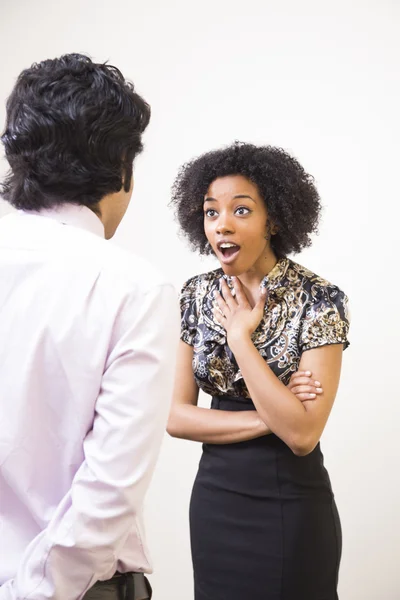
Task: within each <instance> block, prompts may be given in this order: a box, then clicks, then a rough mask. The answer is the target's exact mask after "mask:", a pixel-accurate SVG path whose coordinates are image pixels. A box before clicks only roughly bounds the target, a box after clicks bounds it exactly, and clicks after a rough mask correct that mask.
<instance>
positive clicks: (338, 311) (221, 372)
mask: <svg viewBox="0 0 400 600" xmlns="http://www.w3.org/2000/svg"><path fill="white" fill-rule="evenodd" d="M222 277H224V278H225V279H226V281H227V283H228V286H229V287H230V288H231V289H232V287H233V286H232V281H231V278H230V277H229V276H227V275H224V272H223V271H222V269H217V270H215V271H210V272H209V273H204V274H203V275H196V276H195V277H192V278H191V279H189V281H187V282H186V283H185V284H184V286H183V289H182V292H181V296H180V305H181V315H182V321H181V323H182V325H181V339H182V340H183V341H184V342H186V343H187V344H190V345H191V346H193V349H194V353H193V372H194V376H195V379H196V382H197V385H198V386H199V388H201V389H202V390H203V391H204V392H206V393H207V394H210V395H212V396H221V395H224V394H227V395H230V396H241V397H246V398H248V397H249V392H248V390H247V387H246V384H245V383H244V380H243V377H242V374H241V372H240V369H239V367H238V365H237V362H236V360H235V357H234V355H233V354H232V352H231V350H230V348H229V346H228V345H227V341H226V332H225V329H224V328H223V327H221V326H220V325H219V324H218V323H217V322H216V321H215V320H214V316H213V300H214V291H215V290H219V291H220V286H221V281H222ZM261 285H265V286H266V288H267V290H268V292H269V293H268V298H267V302H266V306H265V311H264V316H263V318H262V320H261V322H260V324H259V326H258V327H257V329H256V331H255V332H254V333H253V336H252V339H253V342H254V345H255V346H256V348H257V350H258V351H259V353H260V354H261V356H262V357H263V358H264V359H265V360H266V361H267V363H268V365H269V366H270V368H271V369H272V371H273V372H274V373H275V375H276V376H277V377H279V379H280V380H281V381H282V382H283V383H285V384H287V383H288V382H289V379H290V376H291V375H292V373H293V372H294V371H296V370H297V369H298V366H299V362H300V358H301V355H302V353H303V352H304V351H305V350H310V349H311V348H318V347H320V346H325V345H327V344H343V345H344V348H347V346H348V345H349V342H348V341H347V333H348V329H349V313H348V299H347V296H346V295H345V294H344V293H343V292H342V291H341V290H340V289H339V288H338V287H336V286H335V285H332V284H330V283H329V282H328V281H326V280H325V279H322V278H321V277H318V276H317V275H315V274H314V273H312V272H311V271H309V270H308V269H305V268H304V267H302V266H300V265H298V264H297V263H295V262H293V261H292V260H290V259H288V258H283V259H281V260H279V261H278V262H277V264H276V265H275V267H274V268H273V269H272V271H271V272H270V273H269V274H268V275H267V276H266V277H265V278H264V279H263V281H262V282H261Z"/></svg>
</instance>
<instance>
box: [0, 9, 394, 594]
mask: <svg viewBox="0 0 400 600" xmlns="http://www.w3.org/2000/svg"><path fill="white" fill-rule="evenodd" d="M0 2H1V3H0V50H1V56H2V65H1V72H2V76H1V79H0V98H1V110H0V112H1V114H0V117H1V121H3V120H4V105H3V100H5V98H6V96H7V95H8V94H9V92H10V90H11V88H12V85H13V82H14V79H15V77H16V76H17V75H18V73H19V72H20V70H21V69H22V68H24V67H26V66H29V65H30V64H31V63H32V62H33V61H39V60H42V59H44V58H49V57H55V56H57V55H60V54H61V53H65V52H71V51H78V52H79V51H82V52H86V53H88V54H90V55H91V56H92V57H93V58H95V59H96V60H100V61H104V60H107V59H109V60H110V62H111V63H112V64H116V65H117V66H118V67H119V68H120V69H121V70H122V71H123V73H124V74H125V75H126V76H128V77H130V78H131V79H132V80H133V81H134V82H135V84H136V86H137V89H138V91H139V92H140V93H142V94H143V95H144V96H145V98H146V99H147V100H148V101H149V102H150V103H151V105H152V109H153V117H152V122H151V125H150V127H149V129H148V132H147V134H146V137H145V142H146V150H145V152H144V154H143V155H142V156H141V157H140V159H139V160H138V161H137V164H136V173H135V181H136V187H135V191H134V198H133V202H132V204H131V207H130V209H129V211H128V214H127V217H126V219H125V222H124V223H123V224H122V226H121V228H120V230H119V232H118V234H117V237H116V241H117V243H119V244H121V245H123V246H124V247H125V248H127V249H131V250H134V251H136V252H138V253H140V254H142V255H144V256H146V257H147V258H149V259H150V260H151V261H153V262H154V263H156V264H157V265H158V266H159V267H160V268H161V269H162V270H163V271H165V272H167V273H169V275H170V277H171V279H172V280H173V281H174V282H175V284H176V286H177V288H179V287H180V285H181V284H182V282H183V281H184V280H185V279H186V278H188V277H189V276H191V275H193V274H195V273H198V272H202V271H205V270H207V269H209V268H211V267H212V268H213V267H214V263H213V262H212V260H210V259H207V260H203V261H202V260H200V259H199V258H198V257H196V256H193V255H191V254H190V252H189V250H188V249H187V247H186V246H185V245H184V244H183V242H181V241H180V240H179V238H178V236H177V235H176V226H175V224H174V222H173V218H172V215H171V211H170V210H169V209H168V207H167V203H168V201H169V195H170V191H169V190H170V186H171V183H172V181H173V177H174V175H175V173H176V171H177V169H178V166H179V165H180V164H181V163H182V162H184V161H185V160H188V159H190V158H191V157H192V156H194V155H197V154H199V153H201V152H203V151H205V150H208V149H211V148H214V147H218V146H220V145H222V144H225V143H228V142H231V141H232V140H234V139H240V140H246V141H252V142H256V143H271V144H276V145H280V146H283V147H284V148H286V149H288V150H289V151H291V152H292V153H294V154H295V155H296V156H297V158H298V159H299V160H300V161H301V162H302V163H303V164H304V166H305V167H306V168H307V169H308V170H309V171H310V172H311V173H313V174H314V176H315V178H316V181H317V184H318V186H319V190H320V193H321V195H322V199H323V204H324V206H325V211H324V216H323V223H322V226H321V230H320V236H319V237H317V238H316V239H315V242H314V245H313V247H312V249H310V250H308V251H307V252H304V253H303V254H302V255H301V256H298V257H297V260H298V261H299V262H301V263H302V264H305V265H306V266H308V267H309V268H311V269H313V270H314V271H316V272H317V273H319V274H321V275H323V276H324V277H326V278H329V279H331V280H332V281H333V282H334V283H336V284H338V285H339V286H341V287H342V288H343V289H344V290H345V291H346V292H347V294H348V295H349V296H350V299H351V307H352V317H353V320H352V327H351V342H352V344H351V347H350V349H349V350H348V351H347V352H346V353H345V358H344V368H343V377H342V383H341V387H340V391H339V395H338V398H337V401H336V404H335V407H334V411H333V413H332V416H331V418H330V421H329V423H328V426H327V429H326V432H325V433H324V437H323V449H324V453H325V458H326V464H327V466H328V469H329V471H330V474H331V479H332V482H333V485H334V489H335V492H336V498H337V503H338V506H339V509H340V513H341V518H342V525H343V530H344V549H343V560H342V569H341V578H340V591H341V595H340V598H341V600H399V598H400V576H399V572H398V571H399V560H400V520H399V507H400V492H399V472H400V469H399V459H400V451H399V444H398V433H399V423H400V410H399V405H400V391H399V387H400V386H399V380H398V369H399V358H400V351H399V334H400V327H399V319H398V309H399V300H398V287H399V286H398V272H399V266H398V259H397V255H396V252H397V244H396V248H395V242H397V239H398V237H399V235H398V228H399V222H400V214H399V183H398V181H399V173H400V171H399V167H398V161H399V158H400V154H399V139H400V121H399V112H398V107H399V106H400V88H399V77H398V76H399V66H400V64H399V63H400V60H399V59H400V42H399V33H398V32H399V28H400V5H399V2H396V0H392V1H390V0H371V1H369V2H367V1H364V0H352V2H349V1H348V0H347V1H344V0H338V1H337V2H335V3H332V2H326V1H325V2H324V1H321V0H315V1H313V0H302V1H298V0H281V1H278V0H275V1H272V0H259V1H257V0H247V1H246V2H243V1H241V2H238V1H236V0H202V2H194V1H192V2H190V1H188V0H186V1H185V0H175V1H172V2H163V1H162V0H142V2H139V1H138V0H133V1H132V0H113V1H112V2H111V1H109V2H104V1H101V0H86V2H81V1H79V0H68V2H66V1H60V2H53V1H50V0H35V1H34V2H30V1H28V0H27V1H23V0H13V2H12V3H11V2H7V1H6V0H0ZM0 168H1V170H2V172H4V170H5V163H2V164H1V166H0ZM6 210H8V209H7V208H6V207H5V205H4V204H3V205H0V214H1V213H4V212H5V211H6ZM205 401H206V399H205V398H204V397H203V398H202V402H203V403H204V402H205ZM199 456H200V446H199V445H197V444H194V443H188V442H182V441H177V440H172V439H169V438H167V437H166V440H165V444H164V446H163V451H162V455H161V459H160V462H159V465H158V468H157V471H156V474H155V478H154V482H153V485H152V488H151V491H150V493H149V496H148V502H147V510H146V514H147V525H148V527H147V528H148V536H149V542H150V544H151V547H152V551H153V556H154V562H155V574H154V576H153V577H152V582H153V586H154V589H155V599H156V600H190V599H191V598H193V591H192V572H191V560H190V550H189V532H188V503H189V496H190V490H191V485H192V481H193V478H194V476H195V472H196V467H197V462H198V459H199ZM227 600H229V599H227ZM244 600H247V599H244Z"/></svg>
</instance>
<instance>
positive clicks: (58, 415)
mask: <svg viewBox="0 0 400 600" xmlns="http://www.w3.org/2000/svg"><path fill="white" fill-rule="evenodd" d="M103 235H104V231H103V226H102V224H101V222H100V220H99V219H98V218H97V217H96V215H95V214H94V213H93V212H92V211H91V210H90V209H88V208H86V207H78V206H75V205H70V206H64V207H62V208H61V209H59V210H56V209H53V210H52V211H41V213H40V214H36V213H32V212H19V213H14V214H11V215H9V216H7V217H4V218H3V219H1V220H0V281H1V286H0V339H1V344H0V382H1V391H0V395H1V402H0V420H1V423H2V427H1V430H0V527H1V529H0V531H1V540H2V541H1V544H2V545H3V544H4V547H5V548H6V552H3V551H2V560H1V562H0V585H1V584H4V583H5V582H6V581H7V580H10V581H8V583H7V585H6V586H4V587H3V588H2V590H0V598H13V597H14V596H13V595H12V592H11V590H12V589H13V588H14V586H15V585H16V584H15V581H13V578H16V577H17V571H18V590H19V592H18V593H21V594H22V593H23V594H26V595H28V594H29V595H30V597H32V599H33V598H47V597H54V598H59V597H60V598H63V599H64V598H65V599H67V598H70V597H71V598H78V597H81V595H80V594H83V593H84V591H86V589H88V587H89V586H90V585H92V584H93V583H94V582H95V581H96V579H100V578H104V579H106V578H108V577H111V576H112V575H113V573H114V572H115V570H116V569H119V570H125V571H126V570H131V571H145V572H148V571H149V570H150V565H149V559H148V555H147V550H146V545H145V542H144V540H143V539H141V538H142V532H141V528H142V525H141V521H140V512H141V504H142V500H143V496H144V493H145V490H146V489H147V486H148V483H149V478H150V476H151V472H152V469H153V466H154V463H155V460H156V456H157V452H158V448H159V444H160V442H161V438H162V433H163V430H164V426H165V422H166V418H167V412H168V407H169V396H170V392H171V385H172V377H173V372H172V371H173V369H172V364H173V355H174V349H175V341H176V337H177V336H176V326H177V318H176V316H177V315H176V308H175V293H174V290H173V289H172V287H171V286H170V285H168V284H166V283H164V282H163V281H162V280H161V279H160V276H159V274H158V273H157V272H156V271H155V270H153V269H152V268H151V267H150V266H149V265H148V264H147V263H145V262H144V261H142V260H141V259H139V258H137V257H135V256H130V255H127V254H125V252H123V251H121V250H119V249H117V248H115V247H113V246H112V245H110V244H109V243H108V242H106V241H105V240H104V238H103V237H102V236H103ZM168 354H169V355H170V356H171V361H166V360H165V358H166V356H167V355H168ZM165 394H166V396H167V397H165ZM149 440H151V442H149ZM71 490H72V491H71ZM116 545H117V546H118V552H117V551H116ZM90 548H93V549H95V552H96V556H95V557H91V552H90ZM88 550H89V552H88ZM35 557H37V560H36V558H35ZM92 558H93V560H92ZM65 561H67V562H69V564H68V565H66V564H65ZM91 561H92V562H91ZM61 563H62V565H63V566H62V567H61V571H64V572H65V573H68V572H69V573H71V570H72V572H74V584H73V585H74V586H75V587H74V589H73V590H72V591H71V594H70V595H69V590H68V593H67V591H66V590H64V591H61V590H62V589H63V588H62V586H63V584H64V581H63V576H62V574H61V575H60V573H59V571H60V565H61ZM85 563H86V564H85ZM46 571H48V573H49V574H50V575H48V574H47V575H46V578H47V579H46V578H45V577H44V576H45V574H46ZM52 573H54V577H53V575H52ZM55 589H57V594H58V595H55V591H54V590H55ZM7 593H9V595H2V594H7ZM15 597H19V596H15Z"/></svg>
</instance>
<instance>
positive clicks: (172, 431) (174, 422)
mask: <svg viewBox="0 0 400 600" xmlns="http://www.w3.org/2000/svg"><path fill="white" fill-rule="evenodd" d="M167 433H168V435H170V436H171V437H175V438H179V437H181V436H180V427H179V417H178V415H177V414H176V412H175V410H174V409H172V410H171V412H170V415H169V417H168V422H167Z"/></svg>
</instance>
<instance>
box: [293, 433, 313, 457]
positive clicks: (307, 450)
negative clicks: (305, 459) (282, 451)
mask: <svg viewBox="0 0 400 600" xmlns="http://www.w3.org/2000/svg"><path fill="white" fill-rule="evenodd" d="M317 444H318V440H316V439H315V438H314V437H313V436H308V435H302V436H295V437H294V438H293V440H291V443H290V444H289V447H290V449H291V451H292V452H293V454H295V455H296V456H307V455H308V454H311V452H312V451H313V450H314V448H315V447H316V445H317Z"/></svg>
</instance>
